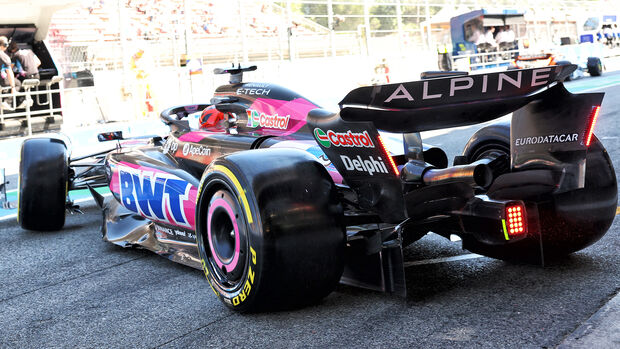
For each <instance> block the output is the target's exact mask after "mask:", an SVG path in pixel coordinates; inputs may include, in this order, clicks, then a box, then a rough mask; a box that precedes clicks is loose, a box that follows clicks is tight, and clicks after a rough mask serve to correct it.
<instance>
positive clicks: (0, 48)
mask: <svg viewBox="0 0 620 349" xmlns="http://www.w3.org/2000/svg"><path fill="white" fill-rule="evenodd" d="M8 47H9V40H8V39H7V38H6V36H0V64H1V67H0V77H1V78H0V86H2V87H11V93H16V92H17V91H18V89H19V86H21V84H20V82H19V80H17V79H15V76H14V75H13V69H12V67H11V58H10V57H9V56H8V55H7V54H6V52H4V51H6V49H7V48H8ZM3 92H4V91H3ZM11 102H12V98H11V97H8V98H5V99H4V100H2V102H0V108H2V109H4V110H13V107H12V106H11Z"/></svg>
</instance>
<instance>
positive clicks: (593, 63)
mask: <svg viewBox="0 0 620 349" xmlns="http://www.w3.org/2000/svg"><path fill="white" fill-rule="evenodd" d="M587 67H588V74H590V76H601V75H602V74H603V63H602V62H601V59H600V58H598V57H588V64H587Z"/></svg>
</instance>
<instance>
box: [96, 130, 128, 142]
mask: <svg viewBox="0 0 620 349" xmlns="http://www.w3.org/2000/svg"><path fill="white" fill-rule="evenodd" d="M119 139H123V131H113V132H104V133H100V134H98V135H97V140H98V141H99V142H106V141H114V140H119Z"/></svg>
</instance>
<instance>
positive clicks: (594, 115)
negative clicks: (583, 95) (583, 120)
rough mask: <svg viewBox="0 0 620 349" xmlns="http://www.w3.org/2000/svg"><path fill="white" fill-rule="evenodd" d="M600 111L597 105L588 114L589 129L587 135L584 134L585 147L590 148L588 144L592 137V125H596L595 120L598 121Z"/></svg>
mask: <svg viewBox="0 0 620 349" xmlns="http://www.w3.org/2000/svg"><path fill="white" fill-rule="evenodd" d="M600 111H601V106H600V105H597V106H595V107H593V108H592V112H590V127H589V128H588V133H586V147H589V146H590V142H592V136H593V135H594V125H596V120H597V119H598V113H599V112H600Z"/></svg>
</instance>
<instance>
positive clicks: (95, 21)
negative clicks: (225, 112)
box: [48, 0, 619, 120]
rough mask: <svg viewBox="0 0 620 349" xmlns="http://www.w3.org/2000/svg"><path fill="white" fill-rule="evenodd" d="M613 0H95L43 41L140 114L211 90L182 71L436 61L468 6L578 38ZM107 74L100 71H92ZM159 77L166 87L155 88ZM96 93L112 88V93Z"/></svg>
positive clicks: (207, 81)
mask: <svg viewBox="0 0 620 349" xmlns="http://www.w3.org/2000/svg"><path fill="white" fill-rule="evenodd" d="M616 2H617V1H612V0H547V1H544V2H543V1H540V0H285V1H270V0H263V1H252V0H168V1H148V0H103V1H102V0H96V1H93V3H92V5H91V6H88V5H87V6H86V7H82V8H74V9H69V10H62V11H59V12H57V13H56V14H55V15H54V18H53V19H52V23H51V26H50V31H49V34H48V43H50V46H51V47H52V50H53V51H54V54H55V57H56V58H57V61H58V62H60V64H61V68H62V70H63V71H64V72H65V73H67V72H76V71H81V70H85V69H87V70H90V71H91V72H93V73H94V74H95V83H96V84H97V92H96V93H93V94H92V95H93V96H92V98H94V99H96V100H93V103H98V104H100V101H101V99H106V100H108V104H114V105H116V104H121V103H125V102H127V101H129V103H133V104H134V105H135V106H136V107H134V108H133V109H134V110H135V114H136V115H137V116H136V117H142V116H144V115H146V114H155V113H156V109H157V107H156V106H153V103H154V102H151V101H157V100H159V99H160V98H157V97H153V95H154V94H157V92H156V91H155V90H157V89H160V90H161V91H163V92H161V93H160V95H165V96H166V97H170V96H171V95H173V93H170V91H169V90H165V88H168V89H170V86H177V87H178V88H176V91H175V92H176V95H185V94H187V93H190V94H193V93H195V92H196V91H200V92H201V93H202V94H204V93H205V91H206V90H210V89H213V88H214V87H215V84H216V83H217V82H218V81H217V79H211V78H206V77H205V75H206V74H205V75H203V76H202V78H201V80H200V81H199V83H198V86H194V85H196V80H194V81H192V80H191V79H192V76H191V75H188V72H189V73H192V72H196V71H198V70H200V65H202V66H203V67H211V66H213V65H222V64H224V63H226V64H229V63H231V62H243V63H246V62H247V63H249V62H252V63H254V62H260V64H261V65H262V67H265V66H268V65H272V66H276V67H281V66H282V65H283V63H284V62H299V61H300V60H303V59H306V58H319V59H321V58H330V59H331V58H333V57H344V56H354V57H356V58H355V59H357V60H359V57H367V58H368V57H374V59H375V60H381V59H384V58H387V59H388V60H390V59H391V60H393V61H396V60H398V61H400V62H407V64H408V65H409V66H420V65H421V64H422V63H421V60H422V59H424V60H426V61H433V60H435V61H436V57H432V55H431V54H434V53H435V52H436V48H437V47H438V46H441V45H445V44H447V43H449V24H448V23H449V19H450V17H452V16H455V15H458V14H460V13H464V12H467V11H469V10H474V9H480V8H495V9H506V8H509V9H516V10H519V11H524V12H526V13H527V14H528V18H529V24H528V29H527V32H524V33H520V35H521V36H524V37H528V38H531V40H532V41H540V42H543V41H545V40H547V41H551V40H552V39H553V34H554V33H555V32H558V31H560V32H561V33H560V34H562V35H576V29H574V25H575V23H576V19H575V18H576V16H577V15H583V14H584V13H587V12H592V13H603V12H607V13H609V12H613V11H614V9H616V8H618V7H619V4H616ZM371 60H372V59H371ZM332 61H333V60H332ZM196 62H198V65H196ZM339 62H340V63H342V62H341V61H339ZM351 62H352V60H351ZM326 64H327V63H326ZM434 64H436V63H434ZM402 65H404V63H403V64H402ZM269 69H270V71H273V69H275V68H273V69H272V68H269ZM369 69H370V68H369ZM104 72H105V74H106V75H105V76H104V75H102V74H99V75H98V74H97V73H104ZM112 72H113V74H112ZM276 73H277V71H276ZM155 75H157V76H158V78H157V80H158V81H161V80H165V81H164V82H165V84H166V86H167V87H165V88H164V87H162V88H158V87H156V86H154V82H153V81H154V80H155V79H153V77H154V76H155ZM361 75H363V74H361ZM111 76H113V77H114V78H110V77H111ZM149 76H150V77H149ZM100 88H101V89H100ZM112 90H114V91H112ZM102 93H106V94H112V93H114V94H115V97H114V98H116V99H114V98H112V97H110V98H106V97H105V96H102V95H101V94H102ZM80 98H82V99H83V95H80ZM116 100H118V103H117V102H110V101H116ZM98 109H99V110H100V113H101V114H102V115H101V117H102V118H103V119H104V120H106V119H109V118H110V116H109V115H108V116H106V115H103V114H110V113H112V112H106V111H105V109H106V106H100V107H99V108H98ZM152 110H155V112H153V111H152ZM76 119H77V118H76Z"/></svg>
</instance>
